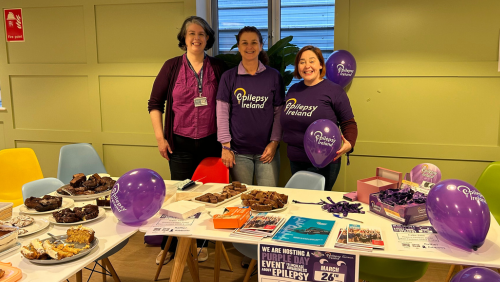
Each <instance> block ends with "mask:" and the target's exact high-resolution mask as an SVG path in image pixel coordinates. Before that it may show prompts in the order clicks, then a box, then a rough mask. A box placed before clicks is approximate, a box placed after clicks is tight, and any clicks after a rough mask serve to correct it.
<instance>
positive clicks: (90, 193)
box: [55, 173, 116, 201]
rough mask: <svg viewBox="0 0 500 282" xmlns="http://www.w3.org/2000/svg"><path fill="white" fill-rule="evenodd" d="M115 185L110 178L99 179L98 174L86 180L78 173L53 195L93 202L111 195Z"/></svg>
mask: <svg viewBox="0 0 500 282" xmlns="http://www.w3.org/2000/svg"><path fill="white" fill-rule="evenodd" d="M115 183H116V181H115V180H113V179H111V177H107V176H104V177H101V176H100V175H99V174H98V173H94V174H92V175H91V176H90V177H88V178H87V176H85V174H83V173H78V174H75V175H73V179H72V180H71V181H70V182H69V184H66V185H64V186H62V187H61V188H59V189H57V191H56V192H55V194H56V195H57V196H61V197H63V198H70V199H73V200H76V201H84V200H93V199H97V198H99V197H102V196H106V195H109V194H111V190H112V189H113V186H114V185H115Z"/></svg>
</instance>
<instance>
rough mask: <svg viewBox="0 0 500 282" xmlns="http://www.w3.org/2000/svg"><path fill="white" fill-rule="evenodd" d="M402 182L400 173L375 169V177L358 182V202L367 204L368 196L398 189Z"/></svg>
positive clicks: (380, 168) (379, 168)
mask: <svg viewBox="0 0 500 282" xmlns="http://www.w3.org/2000/svg"><path fill="white" fill-rule="evenodd" d="M402 180H403V174H402V173H401V172H397V171H394V170H390V169H386V168H382V167H377V174H376V176H374V177H370V178H365V179H361V180H358V184H357V190H358V193H357V196H358V201H360V202H362V203H365V204H368V202H369V201H370V194H372V193H377V192H380V191H384V190H387V189H399V187H401V181H402Z"/></svg>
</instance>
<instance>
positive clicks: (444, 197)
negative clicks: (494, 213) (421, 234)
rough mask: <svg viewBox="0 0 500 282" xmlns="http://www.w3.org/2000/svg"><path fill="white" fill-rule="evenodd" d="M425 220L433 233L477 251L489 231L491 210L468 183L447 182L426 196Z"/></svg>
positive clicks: (435, 187)
mask: <svg viewBox="0 0 500 282" xmlns="http://www.w3.org/2000/svg"><path fill="white" fill-rule="evenodd" d="M427 216H428V217H429V221H430V222H431V224H432V226H433V227H434V229H436V231H437V232H438V233H439V234H440V235H441V236H443V238H445V239H447V240H448V241H450V242H451V243H453V244H455V245H457V246H459V247H461V248H463V249H468V250H471V249H472V250H474V251H476V250H477V249H478V248H479V247H481V246H482V245H483V244H484V240H485V239H486V235H487V234H488V231H489V229H490V220H491V218H490V209H489V208H488V204H486V200H485V199H484V197H483V195H481V193H480V192H479V191H478V190H477V189H476V188H474V186H472V185H470V184H469V183H467V182H465V181H462V180H457V179H447V180H444V181H441V182H439V183H438V184H436V186H434V187H433V188H432V189H431V190H430V192H429V195H428V196H427Z"/></svg>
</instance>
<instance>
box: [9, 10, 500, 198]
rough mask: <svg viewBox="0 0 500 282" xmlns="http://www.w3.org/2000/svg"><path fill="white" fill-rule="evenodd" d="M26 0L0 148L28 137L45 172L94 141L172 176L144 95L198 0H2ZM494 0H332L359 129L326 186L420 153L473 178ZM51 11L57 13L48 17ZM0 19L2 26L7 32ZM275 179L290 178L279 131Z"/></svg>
mask: <svg viewBox="0 0 500 282" xmlns="http://www.w3.org/2000/svg"><path fill="white" fill-rule="evenodd" d="M0 5H1V7H2V8H12V7H19V8H23V16H24V24H25V28H26V29H25V37H26V42H24V43H4V44H0V83H1V86H2V100H3V104H4V105H3V106H4V107H5V108H6V109H7V110H6V111H1V112H0V149H3V148H12V147H31V148H33V149H34V150H35V152H36V154H37V156H38V158H39V160H40V164H41V166H42V170H43V173H44V176H46V177H50V176H56V173H57V161H58V155H59V148H60V147H61V146H63V145H65V144H68V143H76V142H88V143H91V144H92V145H93V146H94V148H96V150H97V152H98V153H99V154H100V155H101V158H102V159H103V161H104V164H105V166H106V168H107V169H108V172H109V173H111V174H113V175H121V174H123V173H125V172H126V171H128V170H130V169H133V168H137V167H149V168H151V169H154V170H157V171H158V172H160V174H161V175H162V176H163V177H165V178H167V179H168V178H170V174H169V170H168V163H167V162H166V161H165V160H164V159H162V158H161V156H160V155H159V153H158V150H157V147H156V141H155V138H154V135H153V133H152V132H153V130H152V126H151V123H150V121H149V115H148V113H147V110H146V102H147V99H148V97H149V93H150V91H151V85H152V82H153V80H154V78H155V76H156V74H157V73H158V71H159V69H160V68H161V66H162V63H163V62H164V61H165V60H166V59H168V58H170V57H173V56H176V55H179V54H181V51H180V50H179V49H178V48H177V47H176V42H175V41H176V40H175V35H176V33H177V32H178V28H179V27H180V25H181V23H182V21H183V19H184V18H186V17H187V16H189V15H193V14H195V13H196V7H195V0H178V1H166V0H156V1H155V0H132V1H125V0H75V1H71V2H68V1H63V0H50V1H43V4H41V3H40V1H36V0H15V1H14V0H10V1H9V0H6V1H2V2H1V3H0ZM499 10H500V1H493V0H489V1H475V2H472V1H462V0H460V1H456V0H455V1H452V0H440V1H399V0H379V1H369V0H337V1H336V17H335V18H336V19H335V20H336V22H335V49H345V50H349V51H350V52H351V53H352V54H353V55H354V56H355V58H356V60H357V65H358V67H357V73H356V77H355V78H354V81H353V83H352V85H351V86H350V88H349V89H348V95H349V98H350V100H351V104H352V107H353V111H354V114H355V118H356V120H357V122H358V127H359V136H358V141H357V145H356V148H355V152H354V154H353V155H352V157H351V165H350V166H346V160H345V159H344V160H343V167H342V170H341V173H340V175H339V179H338V181H337V183H336V185H335V187H334V189H335V190H339V191H349V190H354V189H356V180H358V179H361V178H366V177H370V176H374V174H375V170H376V167H378V166H381V167H386V168H389V169H393V170H397V171H401V172H409V170H410V169H411V168H412V167H414V166H415V165H417V164H419V163H422V162H431V163H434V164H436V165H438V166H439V167H440V168H441V171H442V174H443V177H444V178H460V179H463V180H465V181H468V182H471V183H475V182H476V180H477V178H478V177H479V174H480V173H481V171H482V170H483V169H484V168H485V167H486V166H487V164H488V163H489V162H491V161H495V160H500V149H499V138H500V80H499V79H500V76H499V72H498V53H499V50H498V48H499V47H498V42H499V33H500V18H499V17H498V16H497V12H498V11H499ZM55 19H57V20H55ZM4 33H5V31H4V29H3V28H2V29H1V30H0V38H5V34H4ZM281 160H282V168H281V179H280V184H281V185H284V184H285V183H286V181H287V180H288V179H289V178H290V176H291V175H290V169H289V164H288V159H287V158H286V144H282V146H281Z"/></svg>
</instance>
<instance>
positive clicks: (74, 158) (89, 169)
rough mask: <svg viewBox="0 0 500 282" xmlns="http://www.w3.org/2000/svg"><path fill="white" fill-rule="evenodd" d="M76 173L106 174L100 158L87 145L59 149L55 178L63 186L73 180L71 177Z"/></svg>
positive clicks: (67, 146) (92, 148) (74, 145)
mask: <svg viewBox="0 0 500 282" xmlns="http://www.w3.org/2000/svg"><path fill="white" fill-rule="evenodd" d="M77 173H83V174H85V175H89V174H94V173H107V171H106V168H104V165H103V164H102V161H101V158H100V157H99V155H98V154H97V152H96V151H95V149H94V147H92V145H90V144H88V143H79V144H71V145H66V146H62V147H61V151H60V153H59V166H58V167H57V178H59V180H61V181H62V182H63V183H64V184H68V183H69V182H70V181H71V179H73V175H75V174H77Z"/></svg>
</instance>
